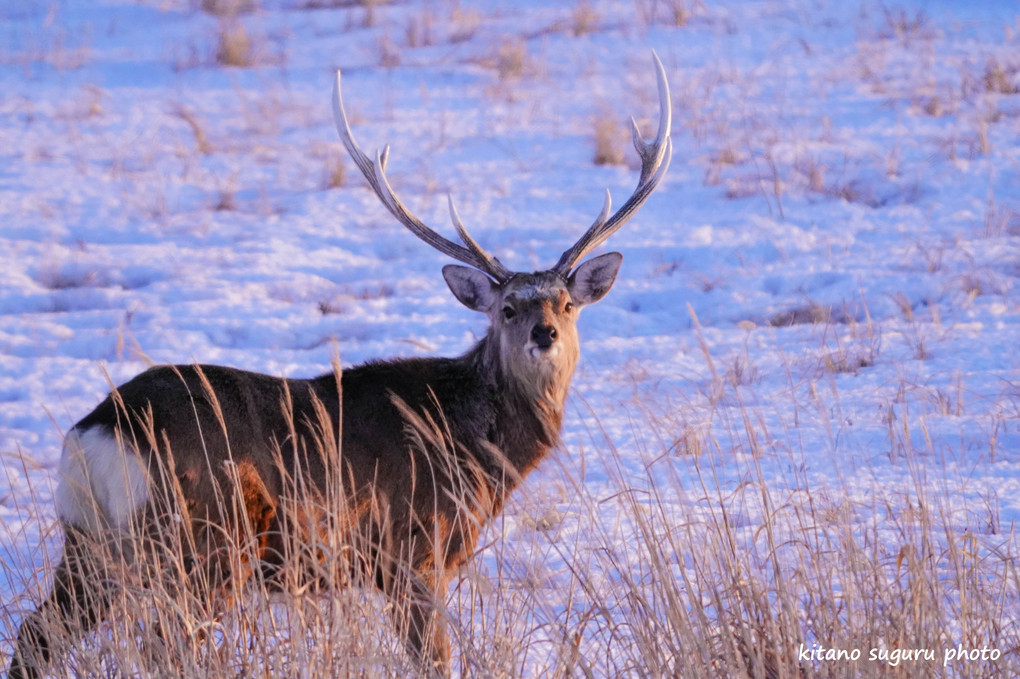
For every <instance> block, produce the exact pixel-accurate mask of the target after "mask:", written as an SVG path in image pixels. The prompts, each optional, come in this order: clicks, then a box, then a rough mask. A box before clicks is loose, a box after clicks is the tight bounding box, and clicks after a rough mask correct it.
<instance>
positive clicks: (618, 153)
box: [593, 116, 626, 165]
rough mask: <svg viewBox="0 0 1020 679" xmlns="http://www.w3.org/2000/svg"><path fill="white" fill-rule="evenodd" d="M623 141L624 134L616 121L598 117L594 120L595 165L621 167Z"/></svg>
mask: <svg viewBox="0 0 1020 679" xmlns="http://www.w3.org/2000/svg"><path fill="white" fill-rule="evenodd" d="M624 139H626V132H625V131H624V130H623V128H622V127H621V126H620V125H619V124H617V122H616V120H614V119H613V118H611V117H608V116H599V117H598V118H597V119H596V120H595V157H594V159H593V161H594V163H595V164H596V165H623V164H624V154H623V149H624V141H623V140H624Z"/></svg>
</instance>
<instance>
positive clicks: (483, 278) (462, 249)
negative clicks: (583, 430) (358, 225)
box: [333, 52, 672, 404]
mask: <svg viewBox="0 0 1020 679" xmlns="http://www.w3.org/2000/svg"><path fill="white" fill-rule="evenodd" d="M652 57H653V60H654V62H655V70H656V75H657V79H658V90H659V128H658V131H657V133H656V135H655V137H654V138H653V139H651V140H646V139H644V138H643V137H642V136H641V133H640V132H639V131H638V127H637V123H636V122H634V120H633V118H632V119H631V128H632V129H631V131H632V137H633V141H634V147H635V148H636V149H637V152H638V155H639V156H640V157H641V173H640V177H639V179H638V184H637V188H635V189H634V192H633V193H632V194H631V196H630V197H629V198H628V199H627V200H626V201H625V202H624V204H623V206H622V207H621V208H620V209H619V210H617V211H616V212H615V213H613V214H612V215H610V210H611V199H610V195H609V191H608V189H607V190H606V194H605V202H604V204H603V207H602V212H601V213H600V214H599V216H598V217H597V218H596V219H595V222H594V223H593V224H592V225H591V227H590V228H589V229H588V230H587V231H586V232H585V233H584V235H582V236H581V238H579V239H578V240H577V242H575V243H574V244H573V245H572V246H571V247H570V248H568V249H567V250H566V251H564V252H563V254H562V255H561V256H560V258H559V260H558V261H557V262H556V264H555V265H553V266H552V268H550V269H547V270H545V271H538V272H535V273H523V272H513V271H511V270H509V269H507V268H506V267H505V266H504V265H503V264H502V262H500V261H499V259H497V258H496V257H494V256H492V255H491V254H489V253H488V252H486V251H485V250H484V249H482V247H481V246H480V245H478V243H477V242H475V240H474V239H473V238H472V237H471V235H470V234H469V233H468V231H467V229H466V228H465V227H464V224H463V223H462V222H461V219H460V216H459V215H458V214H457V209H456V207H455V206H454V204H453V198H452V197H451V198H449V207H450V219H451V220H452V222H453V226H454V229H456V231H457V234H458V235H459V236H460V239H461V241H462V242H463V245H460V244H458V243H454V242H452V241H450V240H447V239H446V238H445V237H443V236H441V235H439V234H438V233H437V232H436V231H434V230H433V229H431V228H429V227H428V226H426V225H425V224H424V223H423V222H422V221H421V220H420V219H418V217H416V216H415V215H413V214H412V213H411V212H410V211H409V210H408V209H407V207H405V206H404V204H403V203H402V202H401V201H400V199H399V198H398V197H397V195H396V194H395V193H394V191H393V189H392V188H391V187H390V183H389V180H388V179H387V177H386V161H387V158H388V157H389V146H386V147H384V148H383V150H382V151H381V152H376V154H375V160H372V159H370V158H369V157H368V156H367V155H365V153H364V152H363V151H362V150H361V148H360V147H359V146H358V144H357V142H356V141H355V140H354V137H353V135H352V134H351V127H350V123H349V122H348V120H347V114H346V112H345V111H344V105H343V99H342V98H341V94H340V72H339V71H337V75H336V88H335V90H334V97H333V118H334V121H335V122H336V129H337V132H338V133H339V135H340V139H341V140H342V141H343V144H344V146H345V147H346V149H347V151H348V153H350V155H351V158H353V159H354V162H355V164H356V165H357V166H358V169H360V170H361V173H362V174H363V175H364V176H365V179H366V180H368V183H369V185H370V186H371V187H372V189H373V191H375V193H376V195H377V196H378V197H379V199H380V200H381V201H382V203H383V205H385V206H386V208H387V209H388V210H389V211H390V213H391V214H393V216H394V217H396V218H397V221H399V222H400V223H401V224H403V225H404V226H405V227H407V228H408V229H409V230H410V231H411V232H412V233H413V234H415V235H416V236H418V237H419V238H421V239H422V240H423V241H425V242H426V243H428V244H429V245H431V246H432V247H433V248H435V249H436V250H439V251H440V252H442V253H444V254H446V255H449V256H450V257H453V258H454V259H456V260H458V261H460V262H463V263H464V264H467V265H468V266H458V265H453V264H451V265H448V266H446V267H444V268H443V277H444V278H445V279H446V283H447V285H449V287H450V290H451V291H452V292H453V294H454V296H455V297H456V298H457V299H458V300H459V301H460V302H461V303H462V304H463V305H464V306H466V307H468V308H469V309H473V310H474V311H480V312H482V313H484V314H486V315H487V316H488V317H489V323H490V327H489V333H488V338H489V339H490V344H491V346H489V347H487V348H488V349H489V351H491V352H492V353H493V356H492V360H494V361H495V362H496V364H497V365H498V367H499V368H500V369H501V372H502V374H503V375H504V376H506V377H508V378H512V379H514V381H516V382H518V383H520V384H522V385H529V386H530V387H531V388H532V389H534V390H536V392H537V393H536V394H535V396H538V397H541V398H546V399H549V400H551V401H552V402H554V403H557V404H562V403H563V399H564V398H565V396H566V389H567V387H568V385H569V383H570V377H571V375H572V374H573V371H574V366H575V365H576V363H577V358H578V355H579V348H578V346H579V345H578V338H577V317H578V313H579V312H580V310H581V308H582V307H584V306H586V305H588V304H592V303H593V302H597V301H599V300H600V299H602V298H603V297H604V296H605V295H606V293H607V292H609V289H610V288H611V287H612V285H613V282H614V281H615V280H616V274H617V272H618V271H619V268H620V264H621V262H622V261H623V256H622V255H621V254H620V253H618V252H610V253H607V254H603V255H600V256H598V257H594V258H592V259H589V260H587V261H585V262H582V263H580V264H578V262H580V261H581V260H582V259H583V258H584V257H585V256H586V255H588V254H589V253H590V252H591V251H592V250H594V249H595V248H596V247H598V246H599V245H601V244H602V243H603V242H605V240H606V239H608V238H609V237H610V236H611V235H613V234H614V233H615V232H616V231H617V230H619V229H620V227H622V226H623V225H624V224H625V223H626V222H627V221H628V220H629V219H630V218H631V217H633V216H634V214H635V213H636V212H637V210H638V208H640V207H641V205H642V204H644V202H645V201H646V200H647V199H648V197H649V196H650V195H651V193H652V191H654V190H655V188H656V187H657V186H658V185H659V182H660V181H662V178H663V176H664V175H665V174H666V169H667V168H668V167H669V160H670V155H671V151H672V142H671V140H670V125H671V116H672V113H671V106H670V98H669V85H668V83H667V82H666V73H665V70H664V69H663V67H662V62H661V61H659V58H658V56H656V55H655V53H654V52H653V53H652Z"/></svg>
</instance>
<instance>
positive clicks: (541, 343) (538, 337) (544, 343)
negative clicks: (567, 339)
mask: <svg viewBox="0 0 1020 679" xmlns="http://www.w3.org/2000/svg"><path fill="white" fill-rule="evenodd" d="M555 340H556V328H554V327H552V326H551V325H536V326H535V327H534V328H532V329H531V341H533V342H534V343H535V344H537V345H538V348H539V349H548V348H549V347H551V346H552V343H553V342H554V341H555Z"/></svg>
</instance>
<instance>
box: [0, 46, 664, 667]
mask: <svg viewBox="0 0 1020 679" xmlns="http://www.w3.org/2000/svg"><path fill="white" fill-rule="evenodd" d="M653 57H654V55H653ZM654 61H655V69H656V73H657V77H658V90H659V128H658V132H657V134H656V136H655V138H654V139H653V140H651V141H646V140H645V139H643V138H642V137H641V135H640V133H639V132H638V130H637V125H636V124H635V125H634V126H633V127H634V129H633V136H634V145H635V147H636V148H637V151H638V153H639V154H640V156H641V175H640V179H639V180H638V185H637V188H636V189H635V190H634V193H633V195H631V196H630V198H628V199H627V201H626V203H624V205H623V207H622V208H620V209H619V210H618V211H617V212H616V213H614V214H612V215H610V200H609V192H608V191H607V192H606V198H605V205H604V207H603V209H602V212H601V214H600V215H599V216H598V218H597V219H596V220H595V222H594V224H592V226H591V228H589V229H588V231H587V232H585V233H584V235H583V236H581V238H580V240H578V241H577V242H576V243H575V244H574V245H573V246H571V247H570V248H569V249H568V250H566V251H565V252H564V253H563V254H562V255H561V256H560V258H559V261H558V262H556V264H555V265H554V266H553V267H552V268H551V269H548V270H545V271H539V272H535V273H523V272H514V271H511V270H509V269H507V268H506V267H505V266H504V265H503V264H502V263H501V262H500V261H499V260H498V259H496V258H495V257H493V256H492V255H490V254H489V253H487V252H486V251H485V250H483V249H482V248H481V247H480V246H479V245H478V243H476V242H475V241H474V239H472V238H471V236H470V235H468V232H467V230H466V229H465V228H464V225H463V224H462V223H461V221H460V218H459V216H458V215H457V211H456V209H455V208H454V206H453V202H452V200H451V202H450V217H451V219H452V221H453V226H454V228H455V229H456V231H457V233H458V234H459V236H460V239H461V240H462V241H463V245H459V244H457V243H454V242H451V241H449V240H447V239H446V238H444V237H443V236H441V235H439V234H438V233H436V232H435V231H433V230H432V229H430V228H429V227H427V226H425V224H423V223H422V222H421V220H419V219H418V218H417V217H415V216H414V215H413V214H411V212H410V211H409V210H408V209H407V208H406V207H405V206H404V204H403V203H402V202H401V201H400V199H399V198H398V197H397V195H396V194H395V193H394V192H393V189H392V188H390V183H389V181H388V180H387V178H386V158H387V152H388V148H386V149H384V150H383V151H382V153H379V154H377V155H376V157H375V159H374V160H373V159H371V158H369V157H368V156H366V155H365V154H364V153H363V152H362V150H361V149H360V148H359V147H358V144H357V142H355V141H354V137H353V136H352V134H351V129H350V124H349V123H348V120H347V115H346V114H345V112H344V106H343V101H342V100H341V95H340V73H339V72H338V73H337V80H336V90H335V92H334V99H333V107H334V108H333V113H334V118H335V121H336V128H337V131H338V132H339V134H340V137H341V139H342V140H343V143H344V146H345V147H346V148H347V151H348V152H349V153H350V155H351V156H352V157H353V159H354V162H355V163H356V164H357V166H358V168H360V170H361V172H362V173H363V174H364V175H365V179H367V180H368V183H369V184H370V185H371V187H372V189H373V190H374V191H375V193H376V194H377V195H378V197H379V199H380V200H381V201H382V202H383V204H384V205H385V206H386V207H387V209H389V211H390V212H391V213H392V214H393V216H394V217H396V218H397V220H398V221H399V222H400V223H401V224H403V225H404V226H406V227H407V228H408V229H409V230H410V231H411V232H412V233H414V234H415V235H416V236H418V237H419V238H421V239H422V240H424V241H425V242H426V243H428V244H429V245H431V246H432V247H434V248H435V249H437V250H439V251H440V252H442V253H444V254H446V255H449V256H450V257H452V258H454V259H456V260H458V261H460V262H463V263H464V264H467V265H468V266H457V265H448V266H446V267H444V268H443V276H444V278H445V279H446V282H447V284H448V285H449V287H450V290H451V291H452V292H453V295H454V296H455V297H456V298H457V299H458V300H460V302H461V303H462V304H464V305H465V306H467V307H468V308H469V309H473V310H475V311H480V312H482V313H484V314H485V315H486V316H488V319H489V328H488V332H487V333H486V335H485V337H484V338H483V339H482V340H481V341H480V342H478V344H477V345H475V346H474V348H472V349H471V350H470V351H468V352H467V353H466V354H464V355H463V356H461V357H459V358H426V359H422V358H415V359H397V360H390V361H379V362H372V363H367V364H365V365H361V366H357V367H355V368H352V369H349V370H346V371H344V372H343V374H342V376H341V375H339V374H335V373H329V374H326V375H323V376H321V377H317V378H314V379H281V378H276V377H271V376H268V375H260V374H256V373H250V372H245V371H242V370H236V369H234V368H227V367H221V366H197V365H179V366H164V367H157V368H151V369H149V370H147V371H145V372H144V373H142V374H141V375H139V376H137V377H135V378H134V379H132V380H131V381H129V382H127V383H126V384H124V385H122V386H121V387H120V388H119V389H116V390H114V391H113V392H112V393H111V394H110V395H109V396H108V397H107V398H106V399H105V400H104V401H103V402H102V403H100V404H99V405H98V406H97V407H96V409H95V410H93V411H92V412H91V413H90V414H89V415H87V416H86V417H85V418H84V419H82V420H81V421H80V422H78V424H76V425H75V426H74V427H73V428H72V429H71V430H70V432H68V434H67V437H66V439H65V443H64V450H63V455H62V458H61V462H60V482H59V487H58V489H57V493H56V510H57V514H58V516H59V517H60V520H61V523H62V526H63V529H64V534H65V545H64V556H63V560H62V561H61V563H60V565H59V566H58V568H57V571H56V574H55V577H54V583H53V591H52V593H51V594H50V595H49V597H48V598H47V599H46V600H45V601H44V602H43V604H42V605H41V607H40V608H39V610H37V611H36V612H34V613H32V614H31V615H29V616H28V617H27V618H26V619H25V621H24V622H23V624H22V625H21V628H20V630H19V633H18V641H17V647H16V649H15V652H14V655H13V657H12V661H11V667H10V670H9V672H10V674H9V676H10V677H11V678H12V679H20V678H22V677H38V676H40V675H41V673H42V672H43V671H44V670H45V668H46V667H47V666H48V664H49V663H50V660H51V640H50V638H49V635H51V634H53V633H54V631H56V632H57V633H62V632H67V631H69V629H74V630H75V631H76V633H80V632H82V631H87V630H89V629H90V628H93V627H94V626H95V625H96V624H97V623H98V622H99V621H100V620H102V619H103V617H104V616H105V615H106V613H107V612H108V610H109V597H107V596H104V595H103V593H102V591H101V589H102V583H103V582H105V581H107V580H108V578H109V572H108V571H107V570H105V568H106V566H105V565H104V564H103V563H97V561H100V560H99V559H97V558H96V557H95V556H94V555H95V554H96V553H97V552H96V551H95V550H94V549H91V548H90V545H93V546H94V545H96V544H99V543H101V544H111V543H115V544H117V545H122V544H123V543H124V541H125V539H126V538H125V536H132V537H134V538H135V539H136V541H135V542H134V543H132V544H135V545H142V544H143V543H144V542H145V541H144V540H137V538H138V537H139V536H144V535H148V536H149V537H150V538H151V537H152V536H157V537H158V536H160V535H166V534H167V533H166V532H158V531H157V532H151V531H152V527H153V526H163V527H164V528H165V526H166V525H167V524H168V523H169V522H171V521H177V522H178V523H180V522H183V523H184V524H186V525H188V524H190V526H189V527H190V528H191V530H192V533H191V535H192V537H191V538H190V539H189V540H188V545H189V549H190V552H188V553H186V554H185V559H184V561H185V562H186V565H185V566H184V568H185V569H186V572H190V573H199V574H201V575H202V576H203V577H204V578H206V579H207V580H206V581H207V582H208V583H209V584H210V590H209V591H210V594H211V595H212V596H222V598H224V599H226V600H228V601H229V592H230V591H232V590H230V587H229V586H228V583H233V586H234V587H236V586H237V584H238V582H239V581H242V582H243V580H244V578H245V577H246V576H247V575H250V573H251V572H252V571H254V570H259V571H260V572H261V573H262V575H263V576H264V578H265V579H264V581H265V582H266V583H267V585H268V586H270V587H273V586H274V583H275V585H276V586H278V587H280V588H282V587H284V583H282V581H281V580H280V579H279V578H277V577H276V572H277V569H279V568H280V567H281V562H282V560H283V558H284V555H285V554H286V553H288V548H287V546H286V545H285V544H283V543H284V542H285V536H294V535H301V529H300V527H297V526H295V525H292V524H294V523H298V522H300V520H304V519H305V518H307V516H306V515H307V514H314V512H315V511H316V510H315V509H313V508H311V507H307V510H308V511H307V512H305V511H304V510H305V509H306V507H305V506H303V505H302V504H301V503H302V502H305V503H306V504H309V505H310V504H311V501H310V500H307V498H308V497H309V493H311V494H313V495H314V494H315V493H320V494H325V493H327V492H328V491H329V489H330V488H339V489H340V492H341V493H342V495H343V496H344V497H345V498H346V504H345V505H344V506H345V507H347V510H346V512H347V516H346V519H344V520H342V521H333V522H332V523H329V526H331V528H330V530H332V531H334V533H333V535H334V536H335V537H337V539H338V540H339V541H341V542H342V541H343V540H346V539H349V536H348V535H347V532H348V531H349V532H350V535H354V534H358V535H359V536H361V543H360V547H359V549H360V550H361V552H362V553H363V556H362V558H360V560H358V559H355V560H353V562H351V563H348V564H347V565H346V566H345V565H343V564H339V563H337V564H334V565H336V566H337V567H344V568H347V567H350V568H353V569H367V570H368V574H367V576H366V577H367V578H368V579H369V581H371V582H373V583H374V584H375V585H376V586H378V587H379V588H380V589H381V590H382V591H383V592H385V593H386V594H387V595H389V596H390V597H392V598H393V600H394V603H395V604H396V607H395V608H396V610H398V611H401V612H402V620H403V623H402V624H401V631H402V634H403V635H405V637H406V642H407V645H408V646H409V648H410V649H411V651H412V652H413V653H414V654H416V655H417V657H418V658H419V659H420V660H421V662H422V664H423V666H424V667H425V668H428V671H430V672H436V673H439V674H448V672H449V662H450V645H449V641H448V639H447V634H446V631H445V629H444V626H443V625H441V624H440V623H439V619H438V617H439V616H438V612H437V608H436V605H437V603H439V604H441V603H442V601H443V599H444V597H445V594H446V590H447V582H448V581H449V579H450V577H451V575H452V574H453V573H454V571H455V570H456V569H457V568H458V566H460V565H461V564H462V563H464V561H465V560H467V559H468V558H469V557H470V556H471V554H472V552H473V551H474V549H475V546H476V542H477V539H478V533H479V530H480V529H481V527H482V526H483V525H484V524H485V523H486V522H487V521H489V520H490V519H491V518H492V517H493V516H495V515H496V514H498V513H499V512H500V510H501V509H502V506H503V503H504V501H505V499H506V497H507V496H508V494H509V493H510V492H512V491H513V489H514V488H515V487H516V486H517V485H519V484H520V483H521V480H522V479H523V478H524V477H525V475H527V473H528V472H529V471H530V470H531V469H532V468H533V467H535V465H536V464H538V463H539V462H540V461H541V460H542V458H543V457H545V456H546V455H547V454H548V453H549V451H550V449H551V448H553V447H554V446H555V445H557V441H558V437H559V432H560V426H561V422H562V418H563V408H564V401H565V399H566V396H567V391H568V388H569V385H570V379H571V376H572V375H573V372H574V366H575V365H576V363H577V360H578V355H579V347H578V336H577V325H576V324H577V317H578V313H579V312H580V311H581V308H582V307H584V306H586V305H588V304H592V303H594V302H597V301H599V300H600V299H602V297H603V296H605V294H606V293H607V292H608V291H609V288H610V287H611V286H612V285H613V282H614V280H615V278H616V274H617V271H618V270H619V267H620V262H621V261H622V256H621V255H620V254H619V253H616V252H610V253H607V254H603V255H599V256H597V257H594V258H592V259H589V260H587V261H585V262H582V263H580V264H578V262H580V261H581V259H582V258H584V257H585V256H586V255H588V254H589V253H590V252H591V251H592V250H594V249H595V248H596V247H598V246H599V245H600V244H601V243H602V242H603V241H605V240H606V239H607V238H609V236H611V235H612V234H613V233H614V232H616V231H617V230H618V229H619V228H620V227H621V226H623V224H624V223H625V222H627V220H628V219H630V218H631V217H632V216H633V215H634V213H635V212H636V211H637V210H638V208H639V207H641V205H642V204H643V203H644V202H645V200H647V198H648V196H649V195H650V194H651V193H652V191H653V190H654V189H655V187H656V186H657V185H658V184H659V182H660V181H661V180H662V178H663V175H664V174H665V172H666V168H667V167H668V165H669V158H670V153H671V142H670V136H669V135H670V116H671V110H670V100H669V90H668V86H667V83H666V75H665V72H664V70H663V68H662V64H661V63H660V62H659V59H658V58H657V57H654ZM430 432H431V433H430ZM337 442H339V445H337ZM302 489H303V490H302ZM299 490H301V492H299ZM167 503H172V504H171V505H168V504H167ZM295 505H296V506H297V511H294V510H293V508H294V506H295ZM287 507H290V508H291V509H290V510H287V509H286V508H287ZM181 517H184V518H183V519H182V518H181ZM295 517H304V518H300V519H299V518H295ZM313 523H314V520H313ZM326 523H328V522H326ZM317 525H324V524H317ZM210 527H212V529H210ZM146 530H149V531H150V532H148V533H146V532H144V531H146ZM336 533H340V535H336ZM240 536H247V537H248V539H249V543H248V544H254V545H255V550H256V556H255V558H254V559H251V560H247V561H246V560H242V561H241V562H240V563H242V564H245V565H244V569H247V570H244V569H242V570H244V572H241V573H238V572H237V571H238V568H237V564H238V563H239V562H238V561H237V560H233V561H231V560H230V559H228V558H225V557H224V556H223V554H224V550H225V549H226V548H228V547H230V546H231V542H232V541H236V540H240V539H241V538H240ZM252 538H253V542H252ZM150 544H151V539H150ZM107 553H110V552H109V551H107ZM115 553H117V554H121V555H123V554H128V555H131V556H128V557H127V560H128V562H129V563H130V562H131V560H132V559H133V560H134V561H136V562H137V561H138V560H139V559H140V558H141V557H140V556H139V554H144V548H143V547H139V548H138V549H132V548H127V549H125V548H123V547H118V548H117V550H116V552H115ZM333 558H335V555H333V556H330V555H328V554H327V555H325V556H323V555H321V554H320V564H319V565H320V566H321V560H322V559H326V560H327V561H328V560H329V559H333ZM336 561H338V562H339V559H336ZM330 563H331V564H332V563H333V562H332V561H330ZM352 563H354V564H356V565H352ZM231 564H234V566H233V567H232V566H231ZM359 572H361V571H359ZM398 582H402V583H403V585H404V586H403V587H402V588H401V587H398V586H397V584H396V583H398ZM221 585H222V589H223V590H226V591H225V592H223V593H221V592H220V589H221ZM69 623H73V624H69ZM72 642H73V640H72Z"/></svg>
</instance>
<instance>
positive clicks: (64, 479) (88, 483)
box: [55, 427, 149, 532]
mask: <svg viewBox="0 0 1020 679" xmlns="http://www.w3.org/2000/svg"><path fill="white" fill-rule="evenodd" d="M148 499H149V478H148V474H146V472H145V469H144V468H143V467H142V461H141V459H139V457H138V455H137V454H136V453H135V452H134V450H132V449H131V448H130V447H128V446H126V445H125V446H121V445H120V444H118V442H117V439H116V438H114V436H113V435H112V434H110V433H108V432H107V431H106V429H105V428H104V427H92V428H90V429H84V430H78V429H72V430H71V431H70V432H68V434H67V438H65V439H64V452H63V454H62V455H61V457H60V483H59V485H58V486H57V493H56V498H55V504H56V509H57V516H59V517H60V518H61V520H63V521H64V522H66V523H69V524H72V525H74V526H77V527H78V528H82V529H86V530H91V531H93V532H98V531H99V530H101V529H102V528H103V527H111V528H125V527H127V525H128V523H129V522H130V521H131V517H132V516H134V514H135V512H136V511H137V510H138V508H139V507H141V506H142V505H143V504H144V503H145V502H147V501H148Z"/></svg>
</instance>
